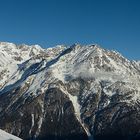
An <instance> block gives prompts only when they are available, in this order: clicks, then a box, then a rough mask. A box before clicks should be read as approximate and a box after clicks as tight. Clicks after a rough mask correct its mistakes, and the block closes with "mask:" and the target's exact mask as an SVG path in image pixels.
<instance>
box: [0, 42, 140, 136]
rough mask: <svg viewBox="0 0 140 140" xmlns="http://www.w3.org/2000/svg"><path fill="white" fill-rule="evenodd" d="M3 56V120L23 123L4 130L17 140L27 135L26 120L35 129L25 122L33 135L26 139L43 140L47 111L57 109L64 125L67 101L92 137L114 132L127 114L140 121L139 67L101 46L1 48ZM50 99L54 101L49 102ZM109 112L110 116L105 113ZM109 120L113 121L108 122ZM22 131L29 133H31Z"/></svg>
mask: <svg viewBox="0 0 140 140" xmlns="http://www.w3.org/2000/svg"><path fill="white" fill-rule="evenodd" d="M0 53H1V54H0V57H1V60H0V65H1V67H0V72H1V81H0V84H1V86H0V97H1V98H0V113H1V115H0V118H2V119H3V118H4V117H5V116H8V117H7V118H9V116H12V115H13V113H12V112H14V113H15V114H18V117H19V118H18V120H15V119H14V117H12V119H13V120H10V121H11V123H13V122H14V125H15V127H14V128H11V129H12V130H11V129H10V127H11V124H10V125H9V124H8V125H9V126H7V125H6V124H5V127H8V128H9V129H10V130H11V131H12V132H14V133H16V134H17V136H19V135H20V132H21V131H23V130H21V127H20V125H21V124H22V123H23V122H22V120H24V119H25V118H24V116H25V117H27V118H28V117H29V118H28V120H30V121H29V122H30V123H28V122H26V121H25V122H26V123H27V125H28V129H29V130H27V131H28V132H27V133H28V135H25V136H23V137H25V138H26V137H30V138H32V137H38V136H39V135H41V134H42V132H41V131H42V129H41V128H42V127H45V126H44V123H43V122H45V121H46V119H48V117H47V116H45V115H46V114H47V113H48V114H49V113H50V114H51V111H50V112H47V111H48V110H51V109H52V110H53V112H54V114H55V113H56V116H55V117H54V118H55V120H56V118H57V119H58V120H62V118H63V117H64V116H65V115H64V114H65V111H66V110H65V107H66V106H65V105H64V106H63V101H62V100H61V98H62V97H63V98H64V100H65V101H66V102H67V100H69V101H70V102H71V103H72V105H73V111H74V115H75V117H76V120H75V117H73V121H76V122H77V121H78V122H79V125H80V128H82V129H81V131H82V132H83V131H85V132H86V134H87V135H88V136H89V137H91V136H92V135H93V134H98V133H101V132H102V131H103V133H105V132H106V131H107V130H109V129H107V128H108V126H107V125H106V123H105V122H107V121H109V122H108V124H109V128H110V129H114V127H113V124H114V122H116V121H117V120H118V118H119V117H120V118H122V116H121V115H122V114H124V116H129V115H127V114H125V113H131V111H133V109H135V110H134V111H133V112H134V117H135V116H139V114H135V111H136V113H137V112H139V111H138V110H139V103H140V88H139V85H140V67H139V62H136V61H130V60H128V59H126V58H125V57H123V56H122V55H121V54H120V53H118V52H116V51H110V50H106V49H103V48H101V47H100V46H98V45H96V44H95V45H86V46H81V45H79V44H75V45H72V46H70V47H64V46H61V45H59V46H56V47H55V48H48V49H42V48H41V47H40V46H38V45H34V46H27V45H19V46H17V45H14V44H11V43H0ZM53 90H54V93H57V94H58V95H57V94H56V95H54V97H52V96H51V95H50V96H49V93H50V92H51V94H53ZM46 93H48V94H46ZM62 93H64V95H63V94H62ZM47 95H48V96H49V97H47V98H46V96H47ZM59 96H60V97H61V98H60V99H59ZM49 98H51V99H49ZM52 98H53V99H52ZM55 100H56V101H55ZM57 101H59V104H61V105H62V107H61V105H59V104H58V105H56V106H55V105H54V104H55V103H56V102H57ZM51 102H52V104H51ZM49 103H50V105H48V106H47V104H49ZM30 104H31V106H30ZM28 105H29V106H28ZM36 105H37V106H36ZM51 105H52V107H51V108H49V106H51ZM68 105H69V104H68ZM26 106H28V107H27V108H26ZM45 106H46V107H45ZM69 106H70V105H69ZM116 106H117V107H116ZM125 107H126V108H125ZM108 108H110V111H109V113H106V112H105V113H104V111H106V110H107V111H108ZM28 109H29V110H28ZM123 109H124V110H123ZM27 110H28V111H27ZM111 111H112V113H110V112H111ZM127 111H128V112H127ZM129 111H130V112H129ZM72 113H73V112H71V114H72ZM50 114H49V115H50ZM131 114H132V115H133V113H131ZM49 115H48V116H49ZM63 115H64V116H63ZM98 115H101V116H100V117H98ZM106 115H107V116H106ZM102 116H103V119H100V118H102ZM104 116H105V117H104ZM50 118H53V116H51V117H50ZM98 118H99V120H98ZM105 118H108V119H107V120H106V121H104V119H105ZM138 118H139V117H136V118H135V120H137V119H138ZM4 121H5V120H4ZM137 121H138V122H139V120H137ZM50 122H51V123H50ZM52 122H53V121H52V119H51V121H47V123H50V125H51V124H52ZM58 122H59V121H58ZM76 122H75V123H76ZM61 123H63V121H62V122H61ZM54 124H55V123H54ZM137 124H139V123H137ZM3 125H4V124H3ZM70 125H71V124H70ZM96 125H97V128H96ZM121 125H123V124H121ZM121 125H120V126H121ZM58 126H59V125H58ZM93 126H95V127H93ZM134 126H135V125H134ZM23 127H24V126H23ZM70 127H71V126H70ZM102 127H104V128H106V129H102ZM52 128H53V127H52ZM72 128H73V127H72ZM138 128H139V126H138ZM23 129H25V130H26V127H25V128H23ZM83 129H84V130H83ZM118 129H120V128H118ZM44 130H46V128H44ZM104 130H105V132H104ZM50 131H51V129H50ZM61 131H62V132H63V130H61ZM116 131H117V130H114V131H110V132H116ZM62 132H59V131H58V132H54V133H55V134H59V133H60V134H61V133H62ZM72 132H74V131H73V130H72ZM126 132H127V131H126ZM130 132H132V131H130ZM48 133H49V132H48ZM50 133H51V132H50ZM52 133H53V129H52ZM136 133H137V130H136Z"/></svg>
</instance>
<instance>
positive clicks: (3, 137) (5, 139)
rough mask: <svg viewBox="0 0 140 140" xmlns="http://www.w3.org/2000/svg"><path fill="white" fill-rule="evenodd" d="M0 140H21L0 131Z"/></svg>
mask: <svg viewBox="0 0 140 140" xmlns="http://www.w3.org/2000/svg"><path fill="white" fill-rule="evenodd" d="M0 140H22V139H20V138H18V137H16V136H13V135H11V134H9V133H7V132H5V131H3V130H1V129H0Z"/></svg>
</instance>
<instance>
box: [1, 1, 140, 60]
mask: <svg viewBox="0 0 140 140" xmlns="http://www.w3.org/2000/svg"><path fill="white" fill-rule="evenodd" d="M0 41H9V42H13V43H17V44H20V43H26V44H39V45H41V46H42V47H52V46H55V45H57V44H65V45H71V44H74V43H80V44H94V43H97V44H99V45H101V46H102V47H103V48H107V49H115V50H118V51H119V52H121V53H122V54H123V55H124V56H126V57H127V58H129V59H136V60H138V59H139V60H140V0H0Z"/></svg>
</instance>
